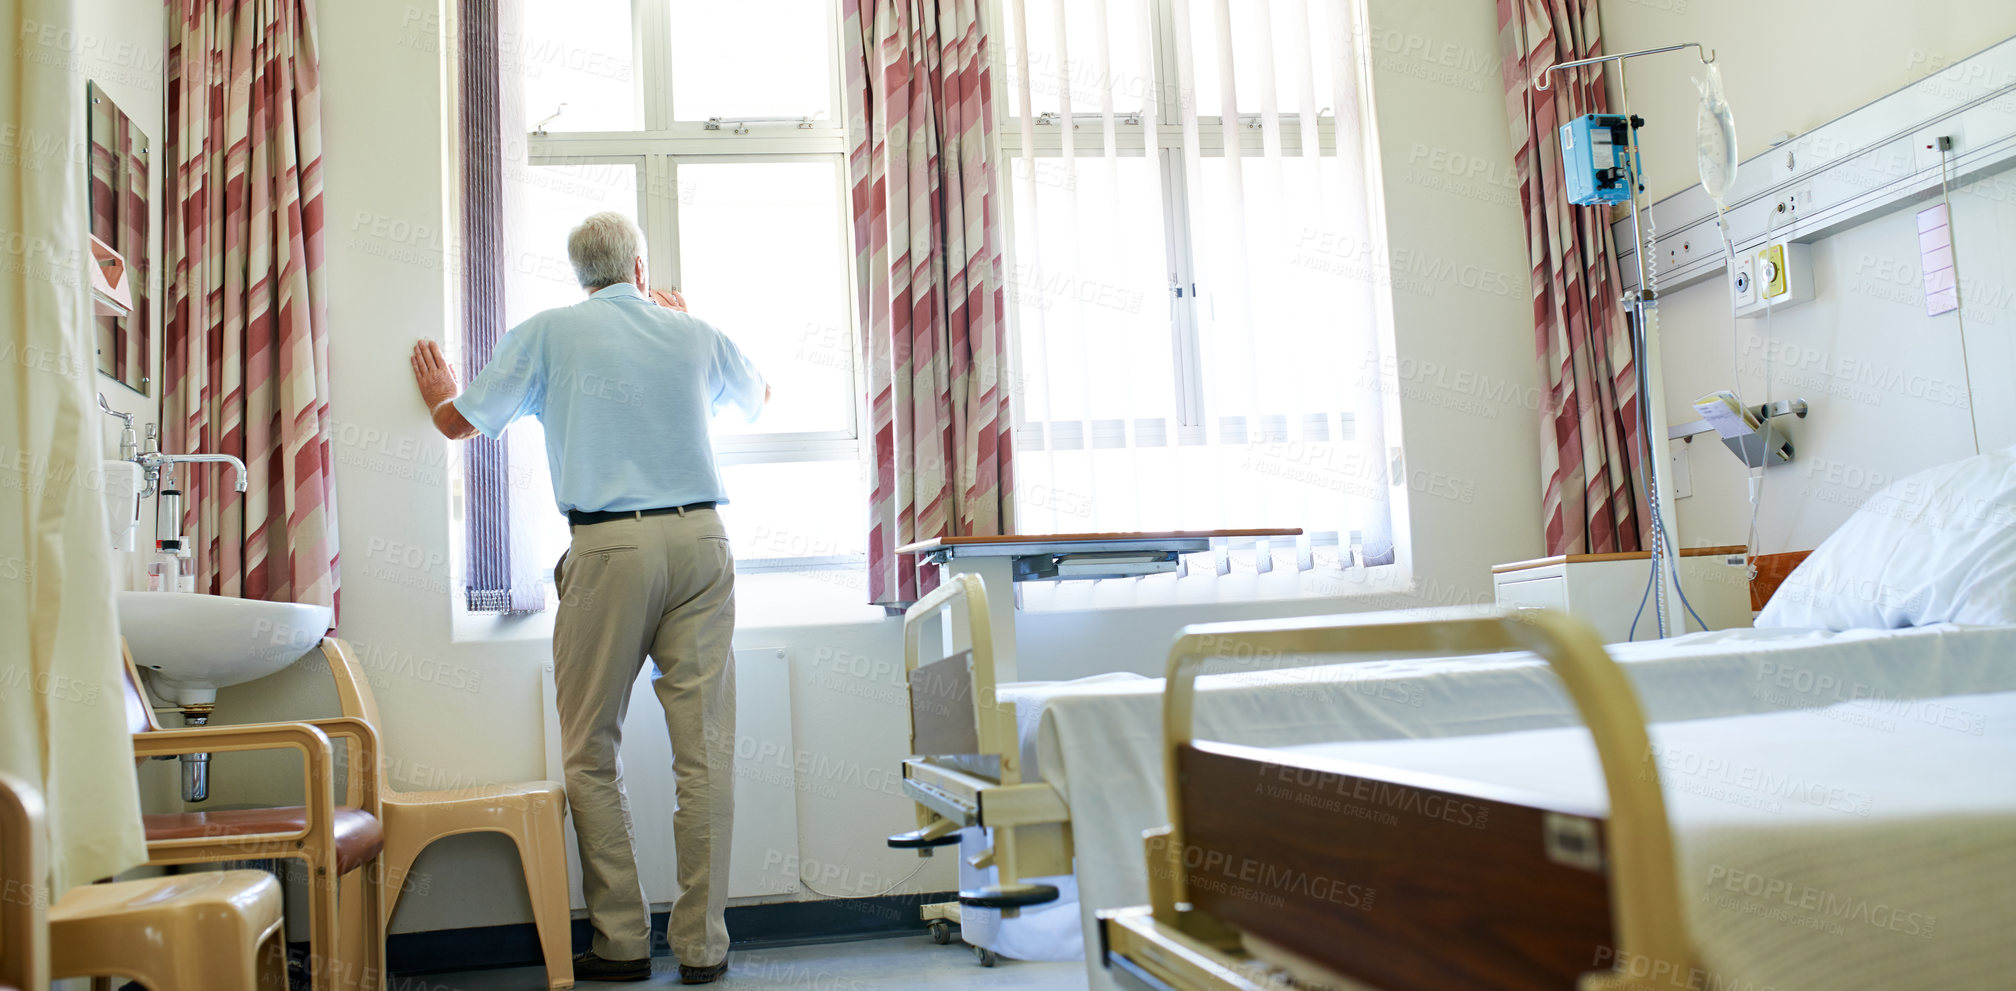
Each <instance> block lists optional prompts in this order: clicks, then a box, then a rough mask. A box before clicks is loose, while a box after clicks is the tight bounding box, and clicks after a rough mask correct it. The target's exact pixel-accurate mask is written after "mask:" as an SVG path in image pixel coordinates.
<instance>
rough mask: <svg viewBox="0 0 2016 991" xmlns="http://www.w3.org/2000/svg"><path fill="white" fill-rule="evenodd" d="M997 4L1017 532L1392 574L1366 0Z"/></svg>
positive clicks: (1022, 0) (1033, 0)
mask: <svg viewBox="0 0 2016 991" xmlns="http://www.w3.org/2000/svg"><path fill="white" fill-rule="evenodd" d="M999 16H1000V17H1001V18H1002V21H1003V23H1002V24H1001V26H1000V30H999V33H998V34H997V37H1000V38H1002V39H1003V40H1004V41H1005V42H1006V44H1005V45H1004V46H1003V47H1004V49H1005V59H1004V61H1005V65H1004V67H1003V68H1004V73H1003V74H1002V76H1001V77H1000V78H1002V79H1004V80H1005V81H1006V83H1007V89H1008V93H1007V97H1008V99H1007V101H1006V102H1007V104H1008V109H1007V115H1008V117H1007V121H1006V125H1005V127H1004V129H1003V131H1002V142H1003V145H1004V151H1005V152H1006V155H1005V157H1006V158H1007V159H1008V160H1009V161H1010V163H1011V168H1010V169H1008V170H1007V176H1006V178H1005V180H1004V183H1005V185H1006V186H1007V187H1008V190H1009V199H1010V203H1011V215H1010V222H1011V225H1012V227H1011V233H1010V254H1011V270H1012V279H1011V283H1010V299H1009V314H1010V319H1011V321H1012V324H1013V327H1014V329H1015V330H1016V332H1017V335H1018V339H1019V347H1018V353H1017V356H1018V359H1019V361H1020V367H1019V369H1018V375H1017V379H1016V385H1017V386H1018V393H1019V395H1018V399H1019V401H1018V403H1017V406H1016V409H1017V412H1018V419H1019V422H1018V430H1017V435H1016V440H1017V445H1018V458H1017V462H1016V472H1017V474H1018V492H1019V497H1020V505H1019V507H1018V510H1017V512H1018V515H1019V516H1020V520H1021V523H1020V528H1021V529H1022V530H1024V531H1025V532H1031V533H1042V532H1085V531H1109V530H1160V529H1206V528H1242V527H1282V526H1300V527H1302V528H1304V529H1305V530H1307V531H1309V532H1310V534H1311V536H1309V537H1305V538H1303V539H1302V540H1300V541H1297V542H1295V544H1294V545H1293V546H1292V547H1290V546H1284V545H1283V544H1282V543H1279V542H1277V543H1275V544H1274V545H1273V546H1272V547H1271V548H1268V553H1266V554H1262V555H1258V556H1256V557H1254V558H1253V560H1254V561H1255V562H1256V563H1255V566H1256V567H1257V569H1258V570H1262V571H1265V570H1269V569H1270V568H1271V567H1272V566H1273V564H1274V562H1275V561H1277V560H1278V561H1282V562H1290V561H1292V563H1293V564H1294V565H1295V566H1296V567H1298V568H1300V569H1302V570H1310V569H1312V568H1320V567H1325V566H1335V565H1337V564H1344V565H1347V566H1348V565H1350V564H1352V563H1354V557H1353V555H1354V553H1355V555H1356V556H1355V563H1358V564H1383V563H1388V562H1390V561H1391V560H1392V553H1393V551H1392V546H1393V543H1392V524H1391V521H1390V515H1389V512H1388V500H1387V493H1388V480H1387V477H1386V476H1387V472H1386V468H1385V465H1386V455H1385V451H1386V441H1385V431H1384V427H1383V418H1382V415H1381V409H1382V396H1381V395H1380V392H1379V383H1380V381H1381V378H1382V376H1381V372H1382V367H1383V363H1382V361H1381V358H1380V354H1381V348H1380V340H1381V335H1380V334H1379V333H1378V330H1377V328H1378V325H1379V324H1378V315H1379V290H1380V288H1381V285H1382V284H1383V280H1384V278H1385V272H1384V268H1385V267H1384V264H1383V258H1384V253H1383V251H1381V250H1377V249H1376V247H1375V246H1376V245H1377V244H1378V243H1379V242H1378V240H1377V239H1376V238H1375V236H1374V235H1375V231H1374V226H1373V225H1374V224H1375V222H1376V218H1375V215H1374V213H1373V211H1372V210H1370V209H1369V203H1370V200H1371V197H1372V196H1373V195H1374V191H1373V190H1372V189H1371V188H1370V183H1369V182H1368V179H1367V148H1366V145H1365V142H1364V140H1363V133H1364V128H1363V121H1364V120H1365V119H1366V117H1365V115H1364V114H1363V112H1362V111H1361V104H1362V101H1363V89H1362V86H1361V81H1362V79H1363V76H1364V66H1363V64H1362V63H1361V61H1360V60H1359V58H1358V57H1357V56H1356V54H1355V52H1356V50H1357V44H1356V39H1358V38H1359V37H1360V35H1361V32H1359V31H1358V30H1357V20H1356V18H1357V17H1358V8H1357V5H1356V4H1355V3H1353V2H1347V0H1069V2H1067V0H1002V3H1001V8H1000V11H999ZM1354 549H1355V551H1354ZM1224 569H1225V563H1224V557H1223V556H1222V555H1221V558H1220V570H1221V571H1223V570H1224Z"/></svg>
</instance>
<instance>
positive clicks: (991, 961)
mask: <svg viewBox="0 0 2016 991" xmlns="http://www.w3.org/2000/svg"><path fill="white" fill-rule="evenodd" d="M973 952H974V953H976V954H979V956H980V966H982V967H992V966H994V965H995V964H997V963H1000V962H1001V958H1000V957H999V956H996V955H995V953H994V951H993V950H983V949H981V948H980V947H977V946H976V947H974V948H973Z"/></svg>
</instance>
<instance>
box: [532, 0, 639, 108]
mask: <svg viewBox="0 0 2016 991" xmlns="http://www.w3.org/2000/svg"><path fill="white" fill-rule="evenodd" d="M505 47H506V51H505V55H504V57H505V68H506V70H507V71H508V70H510V69H514V68H515V69H516V70H517V71H518V74H519V76H520V77H521V78H523V79H524V81H525V123H526V124H527V125H528V126H530V125H536V124H538V123H539V122H540V121H541V120H544V119H545V118H546V117H548V116H550V115H551V114H552V113H553V111H554V110H555V109H557V108H559V106H560V104H562V103H565V104H566V105H567V107H566V109H565V110H564V111H562V113H561V114H560V116H559V117H558V118H557V119H555V120H553V121H552V122H550V123H548V124H547V125H546V129H547V130H549V131H630V130H635V129H637V127H638V126H639V125H640V123H641V122H640V121H639V119H638V117H639V114H638V113H637V81H636V77H637V73H636V66H635V61H634V57H633V55H632V38H631V32H630V0H527V2H526V4H525V24H524V30H523V31H522V32H520V34H519V37H518V38H517V39H516V40H515V42H511V43H507V44H506V46H505Z"/></svg>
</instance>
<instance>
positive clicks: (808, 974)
mask: <svg viewBox="0 0 2016 991" xmlns="http://www.w3.org/2000/svg"><path fill="white" fill-rule="evenodd" d="M728 959H729V963H728V976H727V977H726V978H723V979H722V980H721V981H720V982H718V983H716V984H714V985H711V987H718V988H720V989H721V991H787V989H788V991H907V989H911V988H943V989H965V988H976V989H977V988H1014V989H1016V991H1067V989H1068V991H1076V989H1082V988H1084V987H1085V986H1086V981H1085V964H1084V962H1083V961H1075V962H1072V963H1030V962H1027V961H1023V960H1002V961H1001V962H1000V963H999V964H997V965H995V966H993V967H982V966H980V962H979V960H977V959H976V958H975V957H974V955H973V951H972V949H971V948H969V947H967V946H966V944H964V943H960V942H958V941H957V940H954V941H953V943H952V944H951V945H950V946H938V945H936V944H934V943H932V942H931V939H930V937H928V936H903V937H898V938H894V939H874V940H864V941H862V942H858V943H826V944H821V945H818V946H792V947H786V948H783V949H768V950H747V951H743V950H738V951H736V952H735V953H733V954H732V955H730V957H729V958H728ZM655 963H657V964H658V971H657V973H656V974H654V975H653V976H652V978H651V980H649V981H640V982H637V983H634V984H596V983H590V982H587V981H583V982H582V983H581V984H579V985H578V987H580V988H582V989H583V991H587V989H591V988H611V989H614V988H676V987H679V986H680V984H679V967H678V965H677V964H676V963H674V962H673V961H672V960H671V959H670V958H659V959H658V960H657V961H655ZM545 987H546V972H545V971H544V970H543V969H541V968H538V967H520V968H514V969H511V970H478V971H469V972H467V973H461V974H428V975H425V976H415V977H404V978H394V979H393V980H391V981H389V982H387V991H544V989H545Z"/></svg>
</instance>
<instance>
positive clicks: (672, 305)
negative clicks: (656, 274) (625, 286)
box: [651, 289, 686, 313]
mask: <svg viewBox="0 0 2016 991" xmlns="http://www.w3.org/2000/svg"><path fill="white" fill-rule="evenodd" d="M651 298H652V299H653V300H654V301H656V302H657V304H658V305H659V306H663V307H666V308H668V309H673V310H678V311H679V312H681V313H684V312H686V297H684V296H681V295H680V294H679V290H677V289H653V290H651Z"/></svg>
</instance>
